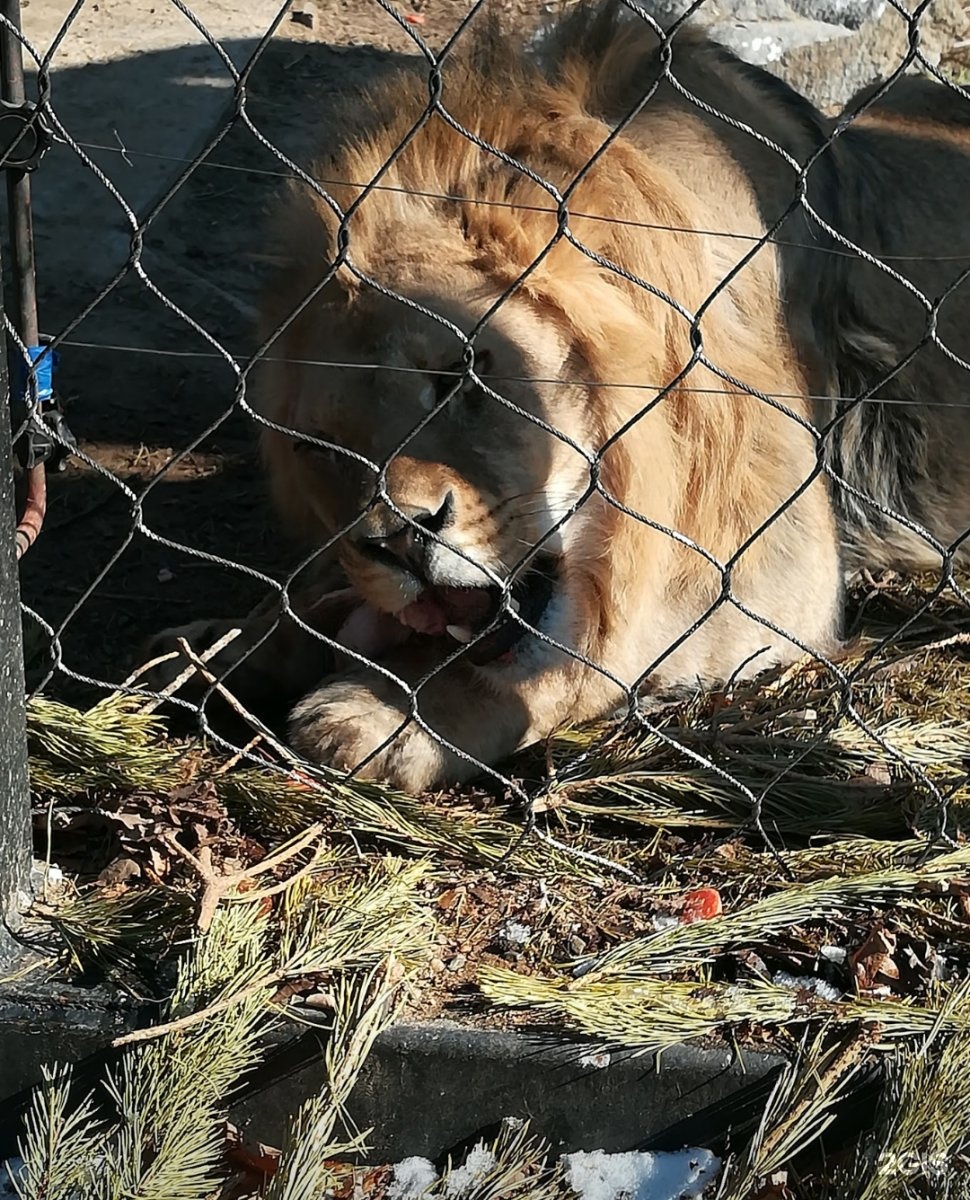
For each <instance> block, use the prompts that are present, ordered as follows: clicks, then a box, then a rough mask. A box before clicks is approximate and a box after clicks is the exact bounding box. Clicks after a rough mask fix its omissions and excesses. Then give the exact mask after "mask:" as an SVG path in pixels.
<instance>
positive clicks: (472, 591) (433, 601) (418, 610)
mask: <svg viewBox="0 0 970 1200" xmlns="http://www.w3.org/2000/svg"><path fill="white" fill-rule="evenodd" d="M491 610H492V597H491V595H490V594H489V593H488V591H486V589H485V588H457V587H441V588H436V589H435V590H434V592H425V593H424V594H423V595H421V596H419V597H418V599H417V600H414V601H412V602H411V603H410V604H409V605H407V607H406V608H404V609H402V610H401V612H400V613H398V620H400V621H401V622H402V623H403V624H405V625H407V627H408V628H409V629H413V630H414V632H415V633H425V634H430V635H431V636H432V637H438V636H440V635H441V634H443V633H445V632H448V631H450V630H452V629H459V630H464V631H467V632H468V633H469V636H470V635H471V633H472V631H473V630H475V629H477V628H479V627H480V626H482V625H483V624H484V623H485V622H486V621H487V620H488V618H489V616H490V615H491Z"/></svg>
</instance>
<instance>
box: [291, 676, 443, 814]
mask: <svg viewBox="0 0 970 1200" xmlns="http://www.w3.org/2000/svg"><path fill="white" fill-rule="evenodd" d="M391 686H393V685H391ZM383 690H384V689H383V688H381V686H380V684H377V685H376V686H375V687H371V686H369V685H368V684H365V683H359V682H352V681H346V680H345V681H341V682H336V683H331V684H329V685H328V686H327V687H324V688H321V689H320V690H319V691H317V692H312V693H311V694H310V695H309V696H307V697H306V699H304V700H301V701H300V703H299V704H298V705H297V706H296V708H295V709H294V710H293V712H292V714H291V716H290V742H291V744H292V746H293V748H294V749H295V750H297V751H299V753H301V754H303V755H305V756H306V757H307V758H308V759H310V760H311V761H313V762H318V763H321V764H323V765H325V766H331V767H337V768H338V769H340V770H343V771H352V770H354V768H356V767H358V766H360V770H359V771H358V772H357V776H356V777H357V778H359V779H375V780H380V781H381V782H382V783H386V784H389V785H390V786H391V787H395V788H398V789H400V790H401V791H404V792H410V793H411V794H416V793H418V792H424V791H427V790H428V789H430V788H433V787H436V786H439V785H440V784H441V783H443V781H444V779H445V778H446V777H447V778H449V779H454V778H455V777H456V774H457V769H456V768H457V767H458V765H459V764H461V763H462V760H461V759H458V758H457V757H456V756H455V755H454V754H452V753H450V752H449V751H448V750H446V749H445V748H444V747H443V746H442V745H441V744H440V743H439V742H438V741H436V740H435V738H433V737H431V736H430V735H429V734H428V733H426V732H425V731H424V730H423V729H422V728H421V726H420V725H418V724H417V722H415V721H414V720H411V719H410V718H409V717H408V715H407V706H406V703H405V696H404V693H403V692H400V693H399V695H400V703H398V702H397V699H396V697H392V696H391V695H390V694H387V695H383V694H380V693H382V692H383ZM361 764H363V765H362V766H361Z"/></svg>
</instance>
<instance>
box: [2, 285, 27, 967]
mask: <svg viewBox="0 0 970 1200" xmlns="http://www.w3.org/2000/svg"><path fill="white" fill-rule="evenodd" d="M0 300H2V293H0ZM5 340H6V339H4V338H2V327H0V967H2V966H3V963H4V961H5V960H9V959H10V958H11V957H12V956H13V952H14V950H15V949H16V943H15V942H14V941H13V939H12V938H11V936H10V933H11V930H13V929H15V928H16V925H17V923H18V921H19V914H20V911H21V909H22V907H23V898H24V896H25V895H26V894H27V889H28V880H29V874H30V862H31V854H30V847H31V842H30V793H29V789H28V784H27V729H26V710H25V705H24V660H23V636H22V630H21V624H20V582H19V578H18V574H17V554H16V543H15V540H14V529H15V527H16V524H17V521H16V507H15V501H14V487H13V470H12V464H13V451H12V448H11V444H10V403H9V400H10V391H9V384H8V377H7V356H6V353H5V351H4V348H3V346H2V341H5Z"/></svg>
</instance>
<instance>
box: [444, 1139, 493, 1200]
mask: <svg viewBox="0 0 970 1200" xmlns="http://www.w3.org/2000/svg"><path fill="white" fill-rule="evenodd" d="M496 1165H497V1164H496V1159H495V1155H494V1154H493V1153H492V1152H491V1150H487V1149H486V1148H485V1146H484V1145H482V1143H481V1142H479V1144H478V1145H477V1146H476V1147H475V1148H474V1149H473V1150H470V1151H469V1153H468V1157H467V1158H466V1159H465V1161H464V1162H463V1163H462V1165H461V1166H460V1167H456V1168H455V1170H453V1171H449V1173H448V1177H447V1179H446V1180H445V1195H446V1196H454V1197H456V1200H457V1198H458V1197H461V1196H467V1195H468V1193H469V1192H470V1191H472V1190H473V1189H474V1188H475V1187H476V1185H477V1184H479V1183H481V1182H482V1180H483V1179H484V1178H485V1176H486V1175H488V1174H489V1172H491V1171H494V1170H495V1167H496Z"/></svg>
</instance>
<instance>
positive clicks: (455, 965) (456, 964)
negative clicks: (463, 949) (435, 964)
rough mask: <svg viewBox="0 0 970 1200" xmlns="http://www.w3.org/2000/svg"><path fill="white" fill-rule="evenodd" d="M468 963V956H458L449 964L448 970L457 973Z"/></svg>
mask: <svg viewBox="0 0 970 1200" xmlns="http://www.w3.org/2000/svg"><path fill="white" fill-rule="evenodd" d="M466 962H468V958H467V956H466V955H464V954H456V955H455V957H454V958H453V959H452V960H451V962H450V963H449V964H448V970H449V971H455V972H457V971H460V970H461V969H462V967H463V966H464V965H465V963H466Z"/></svg>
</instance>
